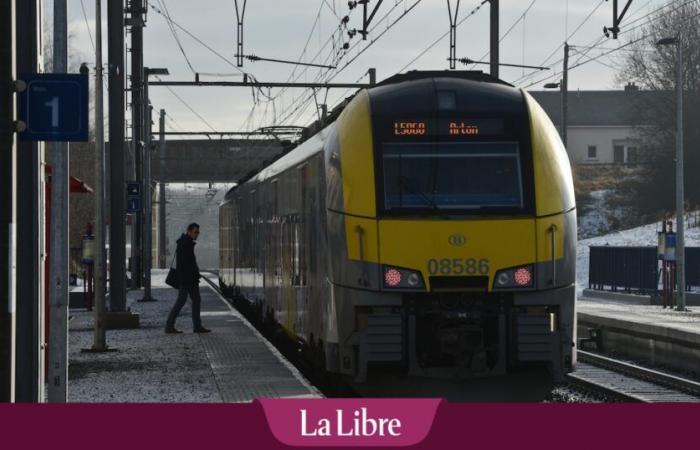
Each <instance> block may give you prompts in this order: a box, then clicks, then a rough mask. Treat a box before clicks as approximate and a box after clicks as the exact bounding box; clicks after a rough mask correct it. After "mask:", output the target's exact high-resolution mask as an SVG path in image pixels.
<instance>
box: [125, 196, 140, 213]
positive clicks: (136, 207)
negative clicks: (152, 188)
mask: <svg viewBox="0 0 700 450" xmlns="http://www.w3.org/2000/svg"><path fill="white" fill-rule="evenodd" d="M139 211H141V199H140V198H139V197H129V198H127V199H126V212H128V213H137V212H139Z"/></svg>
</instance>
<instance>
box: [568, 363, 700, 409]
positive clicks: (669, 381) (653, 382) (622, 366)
mask: <svg viewBox="0 0 700 450" xmlns="http://www.w3.org/2000/svg"><path fill="white" fill-rule="evenodd" d="M577 354H578V361H579V364H578V366H577V370H576V371H575V372H573V373H571V374H569V375H568V379H569V381H571V382H573V383H575V384H581V385H585V386H586V387H588V388H592V389H594V390H598V391H603V392H604V393H606V394H609V395H612V396H614V397H617V398H620V399H622V400H624V401H632V402H642V403H657V402H700V383H698V382H696V381H693V380H689V379H686V378H682V377H679V376H676V375H672V374H669V373H665V372H660V371H658V370H654V369H649V368H646V367H641V366H638V365H636V364H631V363H628V362H625V361H620V360H617V359H614V358H609V357H606V356H602V355H598V354H595V353H590V352H586V351H583V350H579V351H578V353H577Z"/></svg>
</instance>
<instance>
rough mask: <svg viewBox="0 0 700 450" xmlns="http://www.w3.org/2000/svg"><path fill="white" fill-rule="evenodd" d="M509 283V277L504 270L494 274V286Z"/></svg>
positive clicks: (503, 285)
mask: <svg viewBox="0 0 700 450" xmlns="http://www.w3.org/2000/svg"><path fill="white" fill-rule="evenodd" d="M509 284H510V277H509V276H508V274H507V273H506V272H501V273H499V274H498V276H496V286H498V287H505V286H508V285H509Z"/></svg>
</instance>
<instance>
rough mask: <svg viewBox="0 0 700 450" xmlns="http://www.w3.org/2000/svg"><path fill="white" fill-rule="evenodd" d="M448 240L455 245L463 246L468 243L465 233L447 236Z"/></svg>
mask: <svg viewBox="0 0 700 450" xmlns="http://www.w3.org/2000/svg"><path fill="white" fill-rule="evenodd" d="M447 242H449V244H450V245H453V246H455V247H461V246H463V245H464V244H466V243H467V238H465V237H464V235H463V234H453V235H451V236H450V237H448V238H447Z"/></svg>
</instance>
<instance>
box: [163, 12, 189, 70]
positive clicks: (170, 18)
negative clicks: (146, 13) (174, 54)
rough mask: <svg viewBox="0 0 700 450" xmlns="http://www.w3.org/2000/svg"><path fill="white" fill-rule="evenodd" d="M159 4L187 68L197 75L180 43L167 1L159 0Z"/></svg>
mask: <svg viewBox="0 0 700 450" xmlns="http://www.w3.org/2000/svg"><path fill="white" fill-rule="evenodd" d="M158 4H159V5H160V6H161V8H163V11H165V15H164V17H165V20H166V22H167V24H168V28H169V29H170V33H171V34H172V35H173V38H174V39H175V43H176V44H177V47H178V48H179V49H180V53H182V56H183V57H184V58H185V62H186V63H187V66H188V67H189V68H190V71H192V73H193V74H196V73H197V71H196V70H195V69H194V67H193V66H192V62H191V61H190V58H189V57H188V56H187V52H185V48H184V47H183V46H182V42H181V41H180V37H179V36H178V34H177V29H176V28H175V26H174V25H173V19H172V16H171V15H170V11H169V10H168V6H167V4H166V2H165V1H163V0H158Z"/></svg>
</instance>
